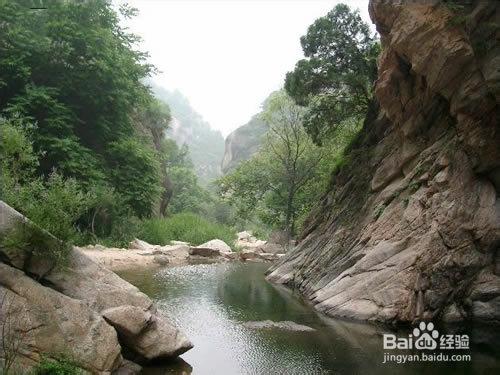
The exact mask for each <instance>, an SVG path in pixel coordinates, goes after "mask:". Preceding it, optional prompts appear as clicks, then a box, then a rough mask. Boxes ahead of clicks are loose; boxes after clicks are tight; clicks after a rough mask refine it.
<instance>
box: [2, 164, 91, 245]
mask: <svg viewBox="0 0 500 375" xmlns="http://www.w3.org/2000/svg"><path fill="white" fill-rule="evenodd" d="M90 198H91V197H90V196H89V195H88V194H86V193H84V192H83V191H82V190H81V188H80V186H79V185H78V183H77V182H76V180H73V179H65V178H63V177H62V176H61V175H59V174H57V173H53V174H51V175H50V176H49V179H48V180H47V181H44V180H43V179H42V178H38V179H34V180H32V181H30V182H28V183H26V184H24V185H22V186H19V185H18V186H11V187H9V188H8V189H6V191H5V200H6V202H7V203H8V204H9V205H11V206H12V207H14V208H15V209H16V210H18V211H19V212H21V213H22V214H24V215H25V216H26V217H28V218H29V219H30V220H31V221H32V222H34V223H35V224H36V225H38V226H39V227H40V228H42V229H44V230H46V231H48V232H49V233H51V234H53V235H54V236H55V237H57V238H58V239H60V240H61V241H63V242H68V243H72V242H73V241H74V240H75V238H76V236H77V231H76V229H75V223H76V221H77V220H78V218H80V217H81V215H82V214H83V213H84V212H85V211H86V210H87V208H88V205H89V204H90Z"/></svg>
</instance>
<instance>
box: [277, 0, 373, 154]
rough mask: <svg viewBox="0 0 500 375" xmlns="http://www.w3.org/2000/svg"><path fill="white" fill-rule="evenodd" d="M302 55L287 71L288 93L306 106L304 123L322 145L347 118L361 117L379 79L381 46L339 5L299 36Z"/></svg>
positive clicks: (357, 18)
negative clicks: (293, 66) (378, 68)
mask: <svg viewBox="0 0 500 375" xmlns="http://www.w3.org/2000/svg"><path fill="white" fill-rule="evenodd" d="M300 42H301V45H302V49H303V51H304V55H305V57H306V58H305V59H302V60H300V61H298V62H297V64H296V66H295V69H294V70H293V71H292V72H289V73H287V75H286V79H285V89H286V91H287V93H288V94H289V95H290V96H291V97H292V98H293V99H294V100H295V102H296V103H297V104H299V105H302V106H307V107H308V109H307V111H306V112H305V114H304V126H305V128H306V130H307V132H308V133H309V134H310V135H311V137H312V139H313V140H314V142H316V143H317V144H321V143H322V140H323V139H325V138H326V137H328V136H329V135H330V134H331V132H332V130H334V129H335V128H336V127H337V126H338V124H340V123H341V122H342V121H344V120H346V119H347V118H349V117H364V114H365V113H366V109H367V107H368V104H369V103H370V101H371V99H372V86H373V82H374V80H375V79H376V77H377V65H376V58H377V56H378V53H379V45H378V42H377V40H376V38H375V36H374V35H372V33H371V32H370V29H369V27H368V25H367V24H366V23H365V22H363V20H362V19H361V16H360V15H359V11H358V10H354V11H353V10H351V9H350V8H349V7H348V6H347V5H345V4H338V5H337V6H335V8H334V9H333V10H331V11H330V12H329V13H328V14H327V15H326V16H324V17H321V18H319V19H317V20H316V21H315V22H314V23H313V24H312V25H311V26H309V29H308V30H307V34H306V35H304V36H303V37H302V38H301V39H300Z"/></svg>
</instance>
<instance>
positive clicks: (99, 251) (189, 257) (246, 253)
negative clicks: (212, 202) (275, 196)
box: [79, 239, 284, 272]
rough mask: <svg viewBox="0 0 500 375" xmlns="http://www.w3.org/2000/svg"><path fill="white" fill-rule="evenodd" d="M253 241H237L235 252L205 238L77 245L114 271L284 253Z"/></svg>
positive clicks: (275, 256)
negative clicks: (113, 245)
mask: <svg viewBox="0 0 500 375" xmlns="http://www.w3.org/2000/svg"><path fill="white" fill-rule="evenodd" d="M257 244H258V246H256V245H255V242H253V243H250V242H249V243H248V244H247V245H246V244H245V242H244V241H241V240H239V242H238V249H239V251H233V250H232V248H231V247H230V246H229V245H227V244H226V243H224V242H223V241H222V240H219V239H214V240H211V241H208V242H206V243H204V244H201V245H199V246H190V245H189V244H188V243H185V242H179V241H174V242H172V244H171V245H166V246H160V245H152V244H149V243H147V242H145V241H141V240H139V239H135V240H134V241H132V242H131V243H130V244H129V248H128V249H124V248H107V247H104V246H102V245H92V246H86V247H80V248H79V249H80V250H81V251H82V252H84V253H85V254H86V255H87V256H88V257H90V258H91V259H92V260H93V261H95V262H96V263H99V264H101V265H103V266H104V267H106V268H108V269H110V270H111V271H115V272H120V271H125V270H129V269H137V268H152V269H155V268H159V267H161V266H167V265H170V266H178V265H187V264H193V263H200V262H203V263H218V262H229V261H242V262H273V261H276V260H278V259H279V258H281V257H282V256H283V255H284V253H281V252H280V251H284V250H282V248H280V247H277V246H271V245H270V244H266V242H265V241H261V242H260V243H257ZM265 246H266V247H265ZM266 249H273V250H274V251H275V252H266V251H265V250H266Z"/></svg>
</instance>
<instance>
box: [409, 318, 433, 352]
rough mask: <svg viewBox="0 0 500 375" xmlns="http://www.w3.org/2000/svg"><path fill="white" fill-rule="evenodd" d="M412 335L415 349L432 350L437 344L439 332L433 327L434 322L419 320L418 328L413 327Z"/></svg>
mask: <svg viewBox="0 0 500 375" xmlns="http://www.w3.org/2000/svg"><path fill="white" fill-rule="evenodd" d="M413 337H415V338H416V339H415V349H428V350H434V349H436V348H437V346H438V342H437V338H438V337H439V332H438V331H437V330H436V329H434V324H433V323H432V322H429V323H427V324H425V322H420V324H419V326H418V328H414V329H413Z"/></svg>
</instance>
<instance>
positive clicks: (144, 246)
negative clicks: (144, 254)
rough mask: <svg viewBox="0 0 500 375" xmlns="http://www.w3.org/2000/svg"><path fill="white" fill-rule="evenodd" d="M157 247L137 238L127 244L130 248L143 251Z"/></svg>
mask: <svg viewBox="0 0 500 375" xmlns="http://www.w3.org/2000/svg"><path fill="white" fill-rule="evenodd" d="M157 247H158V246H157V245H151V244H149V243H147V242H146V241H142V240H139V239H138V238H135V239H134V240H132V241H131V242H130V243H129V245H128V248H129V249H130V250H143V251H153V250H154V249H156V248H157Z"/></svg>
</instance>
